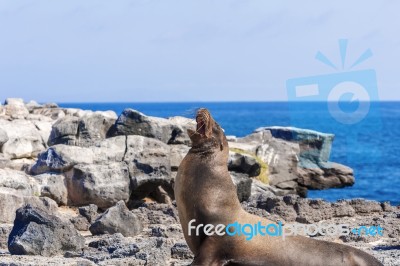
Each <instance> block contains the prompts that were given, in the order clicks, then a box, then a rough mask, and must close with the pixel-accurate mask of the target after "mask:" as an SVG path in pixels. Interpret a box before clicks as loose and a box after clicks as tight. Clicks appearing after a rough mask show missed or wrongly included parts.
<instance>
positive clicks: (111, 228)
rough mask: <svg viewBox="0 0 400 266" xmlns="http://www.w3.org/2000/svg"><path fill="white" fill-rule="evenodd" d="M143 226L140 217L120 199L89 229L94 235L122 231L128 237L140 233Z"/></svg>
mask: <svg viewBox="0 0 400 266" xmlns="http://www.w3.org/2000/svg"><path fill="white" fill-rule="evenodd" d="M142 228H143V226H142V224H141V222H140V220H139V219H138V217H137V216H136V215H135V214H133V213H132V212H130V211H129V209H128V208H127V207H126V205H125V203H124V202H123V201H119V202H118V203H117V204H116V205H115V206H113V207H111V208H109V209H108V210H107V211H105V212H104V213H103V214H102V215H101V216H99V217H98V218H97V219H96V221H95V222H94V223H93V224H92V225H91V226H90V228H89V230H90V232H91V233H92V234H93V235H100V234H115V233H121V234H122V235H123V236H125V237H127V236H135V235H137V234H139V233H140V232H141V231H142Z"/></svg>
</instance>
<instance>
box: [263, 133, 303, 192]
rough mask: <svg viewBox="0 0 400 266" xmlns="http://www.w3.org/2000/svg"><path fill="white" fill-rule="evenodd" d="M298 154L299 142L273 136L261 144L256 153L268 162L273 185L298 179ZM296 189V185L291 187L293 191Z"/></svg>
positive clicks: (270, 182) (270, 180)
mask: <svg viewBox="0 0 400 266" xmlns="http://www.w3.org/2000/svg"><path fill="white" fill-rule="evenodd" d="M298 154H299V146H298V144H296V143H291V142H288V141H284V140H280V139H274V138H271V139H270V140H269V142H268V143H266V144H262V145H260V146H259V147H258V148H257V151H256V155H257V156H258V157H259V158H261V160H263V161H264V162H265V163H267V164H268V172H269V176H268V177H269V184H270V185H271V186H277V185H278V184H279V183H283V182H287V181H296V180H297V174H296V169H297V163H298ZM295 190H296V187H292V188H291V191H292V192H295ZM288 193H290V190H288Z"/></svg>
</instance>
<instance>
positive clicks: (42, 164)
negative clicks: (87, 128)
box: [31, 144, 94, 175]
mask: <svg viewBox="0 0 400 266" xmlns="http://www.w3.org/2000/svg"><path fill="white" fill-rule="evenodd" d="M93 161H94V153H93V151H92V150H91V149H88V148H82V147H77V146H68V145H62V144H60V145H55V146H52V147H51V148H49V149H48V150H46V151H45V152H43V153H41V154H40V155H39V157H38V160H37V161H36V163H35V164H34V165H33V166H32V168H31V173H32V174H35V175H37V174H43V173H46V172H57V173H60V172H65V171H68V170H70V169H71V168H72V167H73V166H74V165H77V164H80V163H86V164H91V163H93Z"/></svg>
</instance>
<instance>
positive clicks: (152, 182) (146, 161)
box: [124, 136, 171, 199]
mask: <svg viewBox="0 0 400 266" xmlns="http://www.w3.org/2000/svg"><path fill="white" fill-rule="evenodd" d="M169 152H170V150H169V146H168V145H166V144H164V143H163V142H161V141H159V140H156V139H151V138H146V137H142V136H128V138H127V152H126V154H125V158H124V160H125V161H126V162H127V163H128V166H129V172H130V176H131V187H132V196H131V197H132V198H133V199H142V198H144V197H146V196H147V195H149V194H150V193H151V192H154V191H156V190H157V188H158V187H159V186H166V187H171V162H170V158H169Z"/></svg>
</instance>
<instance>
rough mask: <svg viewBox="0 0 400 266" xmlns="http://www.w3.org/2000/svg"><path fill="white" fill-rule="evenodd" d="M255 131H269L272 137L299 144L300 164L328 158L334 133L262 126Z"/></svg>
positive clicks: (323, 160) (318, 161)
mask: <svg viewBox="0 0 400 266" xmlns="http://www.w3.org/2000/svg"><path fill="white" fill-rule="evenodd" d="M256 131H270V132H271V135H272V136H273V137H274V138H279V139H283V140H286V141H290V142H296V143H298V144H299V145H300V166H302V167H307V163H308V162H309V161H311V162H313V163H316V164H319V163H324V162H327V161H328V160H329V156H330V153H331V147H332V142H333V139H334V138H335V135H334V134H327V133H322V132H318V131H314V130H309V129H301V128H296V127H278V126H275V127H263V128H259V129H257V130H256Z"/></svg>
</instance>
